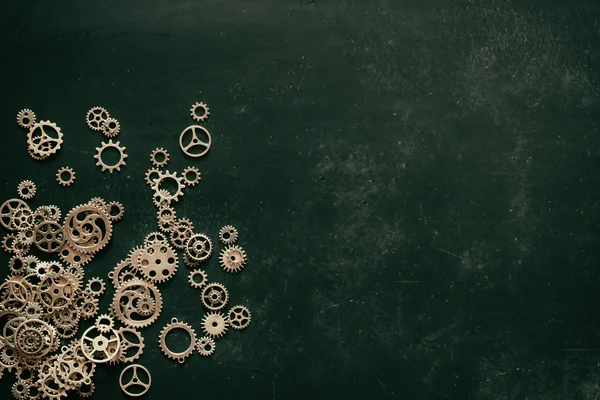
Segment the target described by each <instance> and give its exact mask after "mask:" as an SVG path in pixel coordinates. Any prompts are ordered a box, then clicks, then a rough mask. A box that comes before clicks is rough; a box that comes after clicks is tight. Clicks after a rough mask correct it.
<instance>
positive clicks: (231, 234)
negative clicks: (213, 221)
mask: <svg viewBox="0 0 600 400" xmlns="http://www.w3.org/2000/svg"><path fill="white" fill-rule="evenodd" d="M237 238H238V231H237V229H235V227H234V226H231V225H225V226H224V227H222V228H221V230H220V231H219V240H221V243H223V244H233V243H235V241H236V240H237Z"/></svg>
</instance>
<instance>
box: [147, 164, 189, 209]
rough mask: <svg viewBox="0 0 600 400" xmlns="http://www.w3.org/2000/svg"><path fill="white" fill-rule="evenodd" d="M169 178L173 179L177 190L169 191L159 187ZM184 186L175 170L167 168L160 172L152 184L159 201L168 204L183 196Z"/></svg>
mask: <svg viewBox="0 0 600 400" xmlns="http://www.w3.org/2000/svg"><path fill="white" fill-rule="evenodd" d="M169 180H171V181H174V182H175V185H176V186H177V190H176V191H175V192H174V193H171V192H169V191H168V190H166V189H161V188H160V186H161V185H162V184H163V182H168V181H169ZM184 188H185V184H184V183H183V178H182V177H178V176H177V172H173V173H171V172H169V171H168V170H167V171H165V172H161V173H160V175H159V177H158V178H157V179H156V180H155V181H154V184H153V186H152V189H154V192H155V195H156V194H158V195H159V196H160V203H163V202H167V203H168V204H171V202H172V201H175V202H177V201H179V197H181V196H183V189H184Z"/></svg>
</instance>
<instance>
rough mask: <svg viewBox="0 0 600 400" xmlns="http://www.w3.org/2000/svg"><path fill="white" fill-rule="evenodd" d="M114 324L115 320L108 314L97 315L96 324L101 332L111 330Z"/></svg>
mask: <svg viewBox="0 0 600 400" xmlns="http://www.w3.org/2000/svg"><path fill="white" fill-rule="evenodd" d="M114 325H115V321H113V318H112V317H111V316H110V315H108V314H100V315H98V317H96V322H95V323H94V326H95V327H96V329H98V331H99V332H100V333H108V332H110V331H111V330H112V329H113V327H114Z"/></svg>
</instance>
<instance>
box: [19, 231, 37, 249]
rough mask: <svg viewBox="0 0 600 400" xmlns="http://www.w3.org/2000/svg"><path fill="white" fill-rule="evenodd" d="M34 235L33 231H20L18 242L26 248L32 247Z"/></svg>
mask: <svg viewBox="0 0 600 400" xmlns="http://www.w3.org/2000/svg"><path fill="white" fill-rule="evenodd" d="M34 235H35V231H34V230H33V229H26V230H23V231H19V233H18V234H17V240H18V241H19V242H21V243H22V244H24V245H25V246H30V245H32V244H33V239H34Z"/></svg>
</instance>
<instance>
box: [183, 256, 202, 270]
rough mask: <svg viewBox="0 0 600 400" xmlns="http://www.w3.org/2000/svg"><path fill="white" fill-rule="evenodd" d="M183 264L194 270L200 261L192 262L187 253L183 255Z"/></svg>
mask: <svg viewBox="0 0 600 400" xmlns="http://www.w3.org/2000/svg"><path fill="white" fill-rule="evenodd" d="M183 263H184V264H185V265H187V266H188V268H196V267H198V266H199V265H200V261H196V260H192V259H191V258H190V257H189V256H188V255H187V253H184V254H183Z"/></svg>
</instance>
